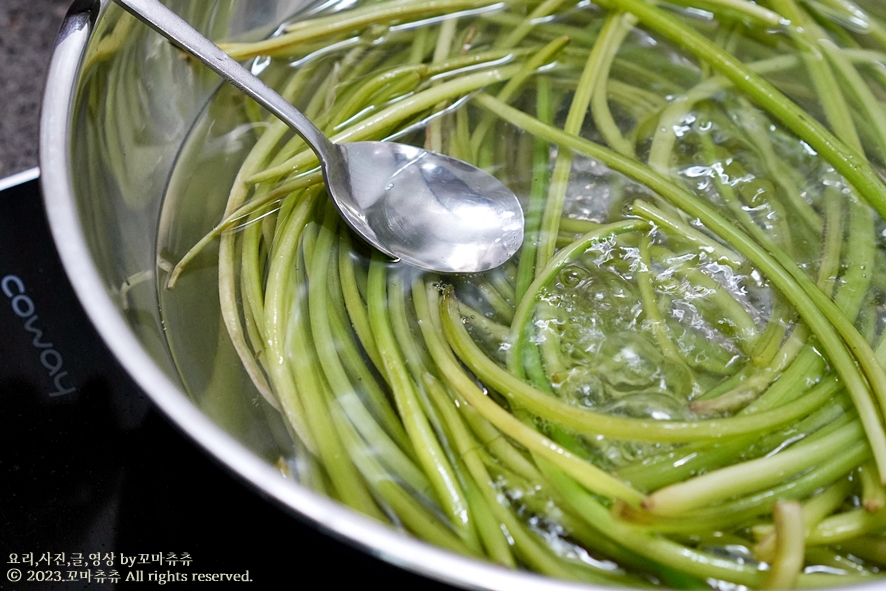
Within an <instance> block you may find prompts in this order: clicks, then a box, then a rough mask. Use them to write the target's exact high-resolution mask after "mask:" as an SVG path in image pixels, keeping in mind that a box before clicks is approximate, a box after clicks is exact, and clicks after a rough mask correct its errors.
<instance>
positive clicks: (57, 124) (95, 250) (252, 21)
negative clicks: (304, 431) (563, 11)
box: [40, 0, 883, 591]
mask: <svg viewBox="0 0 886 591" xmlns="http://www.w3.org/2000/svg"><path fill="white" fill-rule="evenodd" d="M308 3H309V0H215V1H208V0H206V1H201V2H193V1H189V0H169V2H168V4H169V5H170V6H171V7H172V8H173V9H174V10H176V11H177V12H178V13H179V14H181V15H182V16H184V17H185V18H186V19H187V20H188V21H189V22H191V23H193V24H195V26H197V28H199V29H201V30H202V31H203V32H204V33H205V34H207V35H208V36H210V37H213V38H217V39H218V38H229V39H230V38H235V37H238V36H239V37H242V36H245V38H248V39H255V38H258V37H261V36H263V35H266V34H268V33H270V32H272V31H273V29H274V27H275V26H276V24H277V23H279V22H280V21H282V20H283V19H284V18H286V17H288V16H290V15H293V14H295V13H297V12H298V11H300V10H304V9H305V8H306V7H307V5H308ZM218 85H219V81H218V79H217V78H216V77H215V76H214V75H212V74H211V73H209V72H208V71H207V70H205V69H204V68H198V67H194V66H192V65H191V64H189V63H187V62H186V61H184V60H182V59H181V58H180V55H179V54H178V52H177V51H176V50H174V48H172V47H171V46H170V45H169V44H168V43H167V42H165V41H164V40H162V39H161V38H160V37H159V36H158V35H156V34H155V33H153V32H150V31H148V30H147V28H146V27H144V26H142V25H139V24H136V23H135V21H134V20H133V19H131V18H128V16H127V17H124V13H123V11H122V10H121V9H120V8H119V7H118V6H116V5H114V4H113V3H112V2H110V1H109V0H77V2H75V4H74V6H73V7H72V8H71V10H70V12H69V14H68V16H67V18H66V19H65V22H64V25H63V27H62V30H61V32H60V35H59V38H58V44H57V47H56V50H55V53H54V56H53V59H52V62H51V64H50V69H49V77H48V83H47V87H46V94H45V100H44V106H43V114H42V129H41V135H40V145H41V159H40V165H41V170H42V175H41V178H42V182H43V190H44V195H45V199H46V209H47V212H48V216H49V221H50V225H51V228H52V233H53V237H54V239H55V242H56V245H57V247H58V250H59V251H60V254H61V258H62V261H63V263H64V265H65V267H66V269H67V272H68V275H69V277H70V279H71V282H72V283H73V286H74V289H75V291H76V293H77V294H78V296H79V298H80V300H81V302H82V304H83V307H84V308H85V310H86V312H87V313H88V315H89V316H90V318H91V319H92V322H93V323H94V324H95V326H96V327H97V328H98V331H99V332H100V334H101V335H102V336H103V337H104V339H105V341H106V342H107V344H108V346H109V347H110V349H111V350H112V351H113V352H114V353H115V354H116V356H117V357H118V358H119V360H120V362H121V363H122V364H123V366H124V367H125V368H126V369H127V370H128V371H129V372H130V374H131V375H132V376H133V377H134V378H135V380H136V381H137V383H138V384H139V385H140V386H141V387H142V388H143V389H144V391H145V392H147V394H148V395H149V396H150V397H151V398H152V399H153V401H154V402H155V403H156V404H157V405H158V406H159V407H160V408H161V409H162V410H163V411H164V412H165V413H166V414H168V415H169V417H171V418H172V420H174V421H175V422H176V423H178V425H179V426H181V428H182V429H184V430H185V431H186V432H187V433H189V434H190V435H191V436H192V437H193V439H194V440H195V441H197V442H198V443H199V444H200V445H202V446H203V447H205V448H206V449H207V450H208V451H209V452H211V453H212V454H214V455H215V456H216V457H217V458H218V459H219V460H220V461H221V462H223V463H224V464H226V465H227V466H229V467H230V468H231V469H232V470H233V471H234V472H236V473H237V474H239V475H240V476H242V477H243V478H245V479H246V480H248V481H250V482H251V483H252V484H253V485H254V486H255V487H256V488H258V489H259V490H261V491H263V492H264V493H266V494H268V495H270V496H272V497H273V498H275V499H277V500H278V501H279V502H280V503H281V504H282V505H283V506H285V507H288V508H289V509H291V510H292V511H293V512H295V513H297V514H299V515H301V516H303V517H305V518H307V519H308V520H310V521H312V522H313V523H315V524H316V525H317V527H318V529H320V530H323V531H325V532H326V533H331V534H334V535H338V536H340V537H342V538H344V539H346V540H349V541H351V542H352V543H354V544H355V545H357V546H359V547H362V548H363V549H365V550H367V551H368V552H370V553H372V554H374V555H376V556H378V557H380V558H381V559H384V560H387V561H390V562H392V563H394V564H397V565H400V566H402V567H404V568H407V569H410V570H413V571H416V572H419V573H423V574H426V575H429V576H431V577H434V578H437V579H440V580H443V581H446V582H449V583H452V584H456V585H459V586H463V587H467V588H477V589H498V590H502V591H504V590H507V591H517V590H520V589H539V590H540V589H550V590H554V589H559V590H565V589H577V588H581V589H589V588H591V587H588V586H580V587H579V586H576V585H572V584H568V583H564V582H560V581H554V580H551V579H547V578H542V577H539V576H536V575H533V574H529V573H524V572H514V571H510V570H505V569H502V568H498V567H495V566H492V565H490V564H486V563H483V562H479V561H475V560H470V559H466V558H463V557H460V556H456V555H454V554H450V553H448V552H444V551H441V550H439V549H437V548H434V547H432V546H429V545H427V544H425V543H422V542H419V541H416V540H415V539H412V538H410V537H408V536H407V535H404V534H402V533H399V532H397V531H394V530H393V529H389V528H387V527H385V526H383V525H381V524H379V523H377V522H374V521H372V520H370V519H368V518H366V517H363V516H362V515H359V514H357V513H355V512H354V511H352V510H350V509H347V508H345V507H343V506H341V505H339V504H337V503H335V502H333V501H331V500H329V499H327V498H325V497H322V496H320V495H318V494H316V493H314V492H312V491H310V490H308V489H306V488H304V487H302V486H300V485H298V484H297V483H294V482H293V481H291V480H286V479H284V478H283V477H282V476H281V475H280V472H279V471H278V470H277V469H275V468H274V467H273V465H272V462H271V456H272V454H270V453H269V450H270V449H272V448H273V447H274V446H275V442H274V441H273V438H272V437H271V436H270V435H265V434H264V433H266V432H267V429H266V420H267V418H266V417H262V416H259V415H257V414H255V413H254V412H253V413H250V412H249V410H248V409H239V410H237V409H235V412H234V413H231V412H230V411H229V409H226V408H225V407H224V406H223V405H219V404H217V403H216V400H217V399H216V398H214V397H213V394H214V391H213V385H212V380H210V379H205V380H204V383H203V384H202V386H200V387H198V386H195V385H194V384H185V383H183V381H182V379H181V378H180V376H179V372H178V371H177V370H176V367H175V362H176V361H178V362H179V363H181V362H182V359H181V356H182V354H181V353H179V352H175V351H172V350H171V349H170V347H169V344H168V341H167V338H166V336H165V335H164V324H163V318H162V317H161V314H160V293H159V291H158V287H157V281H156V279H155V270H156V269H157V267H158V255H157V253H158V240H159V241H161V246H162V241H163V240H168V239H169V238H170V237H169V236H165V233H167V234H168V231H169V229H168V227H165V225H164V224H165V222H164V220H163V216H162V215H161V211H162V207H163V204H164V199H174V198H176V196H177V195H181V194H182V193H183V192H185V191H187V190H188V187H187V186H186V185H190V187H191V189H193V188H194V187H195V186H196V185H197V181H196V180H195V179H192V178H185V179H180V178H177V177H176V175H174V174H173V165H174V163H175V162H176V160H177V158H178V157H179V155H180V154H181V153H182V150H183V144H184V143H185V141H186V139H187V137H188V134H189V131H190V130H191V129H192V127H193V126H194V125H195V122H197V121H198V119H199V115H200V113H201V111H202V110H203V109H204V107H205V106H206V103H207V101H208V99H209V97H210V96H211V95H212V94H213V93H214V92H215V91H216V89H217V88H218ZM213 166H215V167H216V168H215V169H213V170H216V171H220V172H222V173H223V163H221V164H220V163H215V164H214V165H213ZM203 176H204V177H205V178H204V179H202V180H204V181H207V182H208V181H209V179H212V178H217V179H223V178H224V174H219V175H214V174H212V171H210V173H208V174H206V175H203ZM218 182H222V181H221V180H219V181H218ZM196 213H199V212H197V211H196V210H195V214H196ZM161 250H162V248H161ZM195 321H201V322H203V323H204V324H211V323H212V321H213V317H211V316H210V317H208V318H206V319H203V320H195ZM216 326H217V325H216ZM213 349H214V345H213V346H212V347H207V352H205V353H201V352H200V351H196V352H194V351H192V352H190V353H189V354H190V355H192V358H189V359H188V360H187V362H188V363H195V364H201V359H200V355H201V354H205V355H212V354H213ZM241 411H242V412H241ZM318 535H319V534H318ZM882 585H883V583H876V582H875V583H872V584H870V585H867V586H865V588H867V589H871V590H873V589H877V588H882Z"/></svg>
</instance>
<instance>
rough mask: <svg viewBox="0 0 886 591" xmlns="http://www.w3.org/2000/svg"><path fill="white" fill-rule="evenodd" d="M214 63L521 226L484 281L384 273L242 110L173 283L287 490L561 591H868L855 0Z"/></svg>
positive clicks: (436, 30) (873, 94) (361, 43)
mask: <svg viewBox="0 0 886 591" xmlns="http://www.w3.org/2000/svg"><path fill="white" fill-rule="evenodd" d="M225 48H226V49H227V50H228V51H229V52H230V53H231V54H232V55H234V56H235V57H237V58H238V59H244V60H245V59H251V58H258V59H260V60H262V64H263V67H264V73H263V75H264V76H266V77H267V78H268V80H269V81H273V82H274V83H275V84H276V85H279V86H280V88H281V90H282V92H283V93H284V95H285V96H286V97H287V98H288V99H289V100H291V101H293V102H294V103H296V104H298V105H299V106H301V107H302V108H304V109H305V112H306V114H307V115H308V116H309V117H311V118H312V119H313V120H315V121H316V122H317V123H318V125H319V126H320V127H321V128H323V130H324V131H325V132H326V133H327V134H329V135H330V136H331V137H332V138H333V140H334V141H337V142H345V141H356V140H365V139H372V140H386V139H395V138H396V139H397V141H405V142H411V143H414V144H416V145H423V146H427V147H429V148H432V149H434V150H437V151H442V152H446V153H448V154H451V155H454V156H456V157H458V158H461V159H463V160H467V161H470V162H472V163H474V164H476V165H478V166H481V167H484V168H486V169H487V170H488V171H489V172H491V173H492V174H494V175H496V176H497V177H498V178H499V179H501V180H502V181H503V182H505V183H507V184H508V185H509V186H510V187H511V188H512V189H513V190H514V191H515V192H516V193H517V194H518V195H519V196H520V198H521V200H522V203H523V206H524V211H525V213H526V233H525V239H524V243H523V247H522V249H521V251H520V252H519V253H518V254H517V255H516V256H515V258H514V260H512V261H509V262H508V263H506V264H505V265H503V266H502V267H500V268H499V269H495V270H493V271H490V272H487V273H484V274H478V275H459V276H438V275H433V274H428V273H424V272H421V271H418V270H416V269H412V268H409V267H407V266H405V265H403V264H400V263H392V262H390V261H388V260H386V259H384V257H381V256H380V255H377V254H375V255H374V254H372V253H370V252H369V249H368V247H366V246H365V245H364V244H362V243H361V242H360V241H359V239H357V238H354V237H353V236H352V235H351V234H350V232H349V231H348V230H347V229H346V228H345V227H344V225H343V224H342V223H341V222H340V220H339V216H338V214H337V212H336V210H335V209H334V208H333V207H332V206H331V205H329V203H328V200H327V199H325V195H324V192H323V191H324V188H323V185H322V177H321V175H320V174H319V171H318V168H317V161H316V157H315V156H314V155H313V153H312V152H311V151H310V150H309V149H308V148H307V147H306V146H305V144H304V143H303V142H302V141H301V140H300V139H299V138H298V137H295V136H292V134H290V133H289V132H288V131H287V129H286V128H285V126H284V125H283V124H281V123H279V122H277V121H274V120H272V119H267V120H265V117H266V116H265V115H263V114H261V113H260V112H259V111H258V110H256V109H255V107H254V106H243V108H242V110H243V117H244V120H245V121H249V122H251V123H249V124H248V125H250V126H251V127H250V129H251V131H250V134H251V136H250V137H251V138H252V143H251V148H250V150H249V152H248V155H247V156H246V157H245V159H244V160H243V161H242V163H241V164H240V168H239V171H238V173H237V175H236V178H235V180H234V183H233V186H232V187H231V188H230V192H229V194H228V195H227V196H226V197H225V198H224V211H223V212H222V213H221V214H220V216H221V217H220V219H219V221H217V223H215V224H214V226H213V227H211V228H207V233H206V235H205V236H204V237H203V238H202V239H201V240H199V241H198V242H197V243H196V244H195V245H194V246H193V248H192V249H191V250H190V251H189V252H187V253H184V254H182V255H181V256H180V258H179V262H178V265H177V266H176V267H175V268H174V269H173V270H172V271H171V272H170V273H169V274H168V275H167V276H166V277H165V281H166V287H168V288H170V289H171V288H173V287H175V285H176V284H177V283H178V282H179V281H187V280H188V272H187V270H188V267H189V265H191V264H194V262H195V260H197V257H198V255H200V253H201V252H203V251H204V249H206V247H207V246H208V245H210V244H212V243H214V242H215V241H216V240H218V241H219V250H218V275H217V277H218V288H219V292H218V293H219V298H218V302H219V306H220V312H221V316H222V319H223V322H224V326H225V328H226V330H227V333H228V335H229V337H230V342H231V344H232V346H233V349H234V351H236V353H237V355H238V356H239V359H240V360H241V361H242V366H243V372H244V375H245V376H247V377H248V380H249V382H250V383H251V384H252V386H250V388H252V387H253V386H254V390H255V391H257V392H258V393H260V394H261V395H262V400H264V402H263V403H262V404H265V405H267V407H268V409H269V410H270V412H273V413H278V414H279V415H280V416H281V417H282V419H283V423H284V424H285V425H286V427H287V432H288V434H289V436H291V438H292V439H293V441H294V442H295V443H294V445H293V449H298V450H300V451H299V452H298V453H297V457H296V458H295V459H294V461H295V462H296V463H298V464H299V465H301V466H303V469H302V470H301V471H300V473H299V474H298V475H297V476H298V478H299V479H300V481H301V483H302V484H304V485H305V486H310V487H312V488H315V489H316V490H318V491H320V492H322V493H323V494H326V495H328V496H331V497H333V498H334V499H336V500H338V501H340V502H342V503H344V504H346V505H348V506H350V507H352V508H354V509H355V510H357V511H359V512H362V513H364V514H366V515H368V516H370V517H372V518H374V519H375V520H377V521H379V522H382V523H384V524H387V526H389V527H392V528H397V529H399V530H402V531H404V532H407V533H408V534H410V535H413V536H416V537H418V538H421V539H424V540H428V541H431V542H433V543H435V544H438V545H440V546H442V547H444V548H446V549H447V550H450V551H453V552H456V553H460V554H463V555H466V556H470V557H473V558H476V559H478V560H488V561H491V562H494V563H497V564H499V565H503V566H506V567H508V568H519V569H527V570H532V571H536V572H539V573H542V574H545V575H548V576H551V577H556V578H562V579H567V580H571V581H578V582H585V583H592V584H597V585H603V586H619V587H634V588H646V587H653V586H662V587H667V588H686V589H690V588H692V589H698V588H712V589H726V588H734V587H736V586H745V587H749V588H755V589H789V588H812V587H832V586H837V585H849V584H854V583H858V582H864V581H869V580H874V579H875V578H876V577H878V576H879V574H880V571H881V569H882V568H884V567H886V509H884V506H886V486H884V483H886V422H884V411H886V370H884V366H886V331H884V330H883V328H884V324H886V323H884V319H886V316H884V312H883V310H884V309H886V308H884V304H886V282H884V281H883V279H882V277H881V274H882V273H883V272H884V268H883V267H884V262H886V248H884V241H883V236H884V235H886V234H884V232H886V184H884V180H883V179H884V178H886V173H884V172H883V171H884V170H886V74H884V72H886V20H884V11H883V9H882V7H881V6H879V4H878V3H877V2H874V1H873V0H870V1H868V2H862V1H861V0H858V1H849V0H809V1H800V0H757V1H752V0H673V1H670V2H659V1H653V0H594V2H577V1H575V0H543V1H538V0H503V1H501V2H496V3H492V2H489V1H487V0H435V1H433V2H425V1H421V0H375V1H366V2H360V3H357V5H356V6H353V7H352V6H350V4H349V5H348V6H347V7H345V6H343V5H342V6H339V5H338V3H326V4H323V5H322V7H320V9H319V10H318V11H316V12H311V13H309V14H308V15H307V16H304V17H302V18H296V19H295V20H293V21H292V22H291V23H289V24H287V25H286V26H284V27H282V28H281V29H280V33H279V34H278V35H276V36H273V37H271V38H269V39H267V40H264V41H260V42H257V43H230V44H227V45H225ZM238 141H243V140H242V138H241V139H239V140H238ZM200 305H205V302H202V303H201V304H200ZM169 330H175V327H174V326H171V327H169ZM228 395H229V396H230V397H232V399H233V397H238V396H246V395H249V394H248V393H243V392H239V391H232V392H230V393H229V394H228ZM281 453H282V454H283V455H284V456H287V457H285V458H284V459H286V460H290V461H292V460H293V458H292V457H289V456H291V452H287V451H282V452H281ZM290 463H291V462H290Z"/></svg>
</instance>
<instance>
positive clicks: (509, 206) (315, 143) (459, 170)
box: [116, 0, 523, 273]
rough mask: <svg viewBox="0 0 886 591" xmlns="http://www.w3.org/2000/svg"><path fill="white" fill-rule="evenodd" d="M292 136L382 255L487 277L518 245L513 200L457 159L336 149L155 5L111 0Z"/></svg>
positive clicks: (388, 147)
mask: <svg viewBox="0 0 886 591" xmlns="http://www.w3.org/2000/svg"><path fill="white" fill-rule="evenodd" d="M116 2H117V3H118V4H120V5H121V6H123V7H124V8H125V9H126V10H128V11H129V12H131V13H132V14H133V15H134V16H135V17H136V18H138V19H139V20H141V21H143V22H144V23H146V24H148V25H149V26H151V27H152V28H153V29H155V30H156V31H157V32H159V33H160V34H161V35H163V36H164V37H166V38H167V39H169V40H170V41H172V42H174V43H175V44H176V45H178V46H179V47H181V48H182V49H184V50H185V51H187V52H188V53H190V54H192V55H193V56H194V57H196V58H197V59H199V60H200V61H201V62H203V63H204V64H206V65H207V66H208V67H209V68H211V69H212V70H214V71H215V72H216V73H218V74H219V75H220V76H222V77H223V78H225V79H226V80H227V81H229V82H230V83H231V84H233V85H234V86H236V87H237V88H239V89H240V90H242V91H243V92H244V93H246V94H247V95H249V96H250V97H252V98H253V99H254V100H255V101H257V102H258V103H259V104H260V105H262V106H263V107H265V108H266V109H268V110H269V111H270V112H271V113H273V114H274V115H276V116H277V117H279V118H280V119H281V120H282V121H283V122H285V123H286V124H287V125H289V126H290V127H291V128H292V129H293V130H295V132H296V133H298V134H299V135H300V136H301V137H302V138H303V139H304V140H305V142H307V143H308V145H309V146H311V148H312V149H313V150H314V152H316V154H317V156H318V158H319V159H320V163H321V167H322V169H323V178H324V179H325V181H326V189H327V192H328V193H329V195H330V196H331V197H332V199H333V201H334V202H335V204H336V206H337V207H338V210H339V211H340V212H341V215H342V217H344V219H345V221H347V223H348V224H349V225H350V226H351V227H352V228H353V229H354V230H355V231H356V232H357V234H359V235H360V236H362V237H363V238H364V239H365V240H366V241H367V242H369V243H370V244H371V245H373V246H374V247H376V248H377V249H378V250H380V251H382V252H383V253H385V254H387V255H389V256H391V257H393V258H394V259H399V260H402V261H403V262H405V263H408V264H410V265H413V266H416V267H419V268H422V269H426V270H430V271H439V272H443V273H466V272H478V271H485V270H487V269H492V268H494V267H497V266H499V265H501V264H502V263H504V262H505V261H506V260H508V259H509V258H510V257H511V256H512V255H513V254H514V253H515V252H516V251H517V249H518V248H520V245H521V243H522V242H523V210H522V209H521V207H520V203H519V201H518V200H517V197H516V196H515V195H514V194H513V193H512V192H511V191H510V190H509V189H508V188H507V187H505V186H504V185H503V184H502V183H501V182H499V181H498V180H497V179H496V178H495V177H493V176H492V175H490V174H488V173H486V172H484V171H482V170H480V169H478V168H476V167H474V166H471V165H469V164H467V163H465V162H462V161H461V160H457V159H455V158H451V157H449V156H444V155H442V154H437V153H435V152H429V151H427V150H423V149H421V148H416V147H413V146H408V145H404V144H397V143H393V142H353V143H342V144H335V143H333V142H332V141H330V140H329V138H327V137H326V136H325V135H324V134H323V132H321V131H320V130H319V129H317V127H315V126H314V124H313V123H311V122H310V121H309V120H308V119H307V117H305V116H304V115H302V113H301V112H299V111H298V109H296V108H295V107H293V106H292V105H291V104H289V102H288V101H286V99H284V98H283V97H281V96H280V95H279V94H277V93H276V92H274V91H273V90H272V89H271V88H270V87H269V86H267V85H266V84H265V83H264V82H262V81H261V80H259V79H258V78H257V77H256V76H254V75H253V74H252V73H251V72H249V71H248V70H247V69H246V68H244V67H243V66H241V65H240V64H239V63H237V61H236V60H234V59H233V58H231V57H230V56H229V55H228V54H226V53H225V52H224V51H222V50H221V49H220V48H219V47H218V46H217V45H215V44H214V43H213V42H212V41H210V40H208V39H206V38H205V37H203V36H202V35H201V34H200V33H198V32H197V31H196V30H195V29H194V28H193V27H191V25H189V24H187V23H186V22H185V21H184V20H182V19H181V18H180V17H179V16H178V15H177V14H175V13H174V12H172V11H171V10H169V9H168V8H166V7H165V6H163V5H162V4H161V3H160V2H158V1H157V0H116Z"/></svg>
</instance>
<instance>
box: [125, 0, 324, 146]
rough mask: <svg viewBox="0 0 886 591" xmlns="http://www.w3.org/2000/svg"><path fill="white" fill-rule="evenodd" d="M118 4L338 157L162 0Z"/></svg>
mask: <svg viewBox="0 0 886 591" xmlns="http://www.w3.org/2000/svg"><path fill="white" fill-rule="evenodd" d="M115 1H116V2H117V4H119V5H120V6H122V7H123V8H125V9H126V10H127V11H128V12H130V13H131V14H132V15H133V16H135V17H136V18H137V19H139V20H140V21H142V22H144V23H145V24H146V25H148V26H150V27H151V28H152V29H154V30H155V31H157V32H158V33H160V34H161V35H163V36H164V37H166V38H167V39H169V40H170V41H172V42H173V43H175V44H176V45H177V46H179V47H180V48H181V49H183V50H184V51H186V52H188V53H190V54H191V55H193V56H194V57H196V58H197V59H198V60H200V61H201V62H203V63H204V64H205V65H206V66H207V67H209V68H210V69H211V70H213V71H214V72H216V73H217V74H218V75H219V76H221V77H222V78H224V79H225V80H227V81H228V82H230V83H231V84H233V85H234V86H235V87H237V88H239V89H240V90H242V91H243V92H244V93H246V94H247V95H248V96H250V97H251V98H252V99H254V100H255V101H256V102H257V103H258V104H260V105H261V106H263V107H264V108H266V109H267V110H268V111H270V112H271V113H273V114H274V115H276V116H277V117H278V118H280V120H282V121H283V122H284V123H286V124H287V125H289V126H290V127H292V128H293V129H294V130H295V131H296V132H297V133H298V134H299V135H300V136H301V137H302V138H303V139H304V140H305V141H306V142H307V143H308V145H310V146H311V147H313V148H314V150H315V151H316V152H317V154H318V155H319V156H320V158H321V160H324V159H325V160H329V159H330V158H335V157H336V156H335V153H336V148H335V144H333V143H332V142H331V141H330V140H329V138H327V137H326V136H325V135H324V134H323V132H322V131H320V130H319V129H317V127H316V126H315V125H314V124H313V123H311V121H310V120H309V119H308V118H307V117H305V116H304V115H303V114H302V113H301V111H299V110H298V109H296V108H295V107H293V106H292V105H291V104H290V103H289V101H287V100H286V99H284V98H283V97H282V96H280V95H279V94H277V92H276V91H274V90H272V89H271V87H269V86H268V85H267V84H265V83H264V82H262V81H261V80H260V79H259V78H258V77H257V76H255V75H254V74H253V73H252V72H250V71H249V70H247V69H246V68H244V67H243V66H241V65H240V64H239V63H238V62H237V61H236V60H235V59H233V58H232V57H231V56H229V55H228V54H227V53H225V52H224V51H222V49H221V48H220V47H219V46H218V45H216V44H215V43H213V42H212V41H210V40H209V39H207V38H206V37H204V36H203V35H201V34H200V33H199V32H198V31H197V30H196V29H195V28H194V27H192V26H191V25H189V24H188V23H187V22H185V21H184V20H183V19H182V18H181V17H180V16H178V15H177V14H175V13H174V12H172V11H171V10H169V9H168V8H166V6H164V5H163V4H161V3H160V2H159V1H158V0H115Z"/></svg>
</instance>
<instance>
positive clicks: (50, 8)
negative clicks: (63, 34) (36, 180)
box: [0, 0, 71, 178]
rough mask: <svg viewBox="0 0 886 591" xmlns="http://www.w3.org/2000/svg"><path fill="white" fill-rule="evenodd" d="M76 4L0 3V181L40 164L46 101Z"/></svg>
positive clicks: (41, 0)
mask: <svg viewBox="0 0 886 591" xmlns="http://www.w3.org/2000/svg"><path fill="white" fill-rule="evenodd" d="M70 3H71V0H0V178H3V177H7V176H10V175H12V174H15V173H17V172H21V171H23V170H27V169H29V168H32V167H34V166H37V133H38V127H39V119H40V100H41V97H42V94H43V84H44V81H45V77H46V68H47V66H48V64H49V57H50V54H51V53H52V48H53V46H54V44H55V37H56V33H57V32H58V29H59V27H60V26H61V22H62V19H63V18H64V15H65V12H66V11H67V8H68V6H69V5H70Z"/></svg>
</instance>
